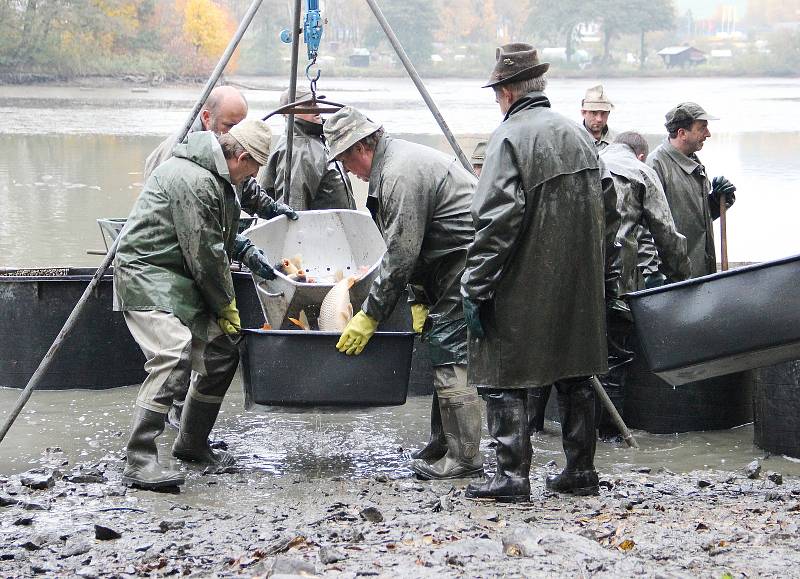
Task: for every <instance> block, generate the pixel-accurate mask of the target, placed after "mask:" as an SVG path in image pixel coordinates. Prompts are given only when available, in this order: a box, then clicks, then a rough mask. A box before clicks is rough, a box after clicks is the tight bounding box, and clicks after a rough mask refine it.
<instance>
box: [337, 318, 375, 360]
mask: <svg viewBox="0 0 800 579" xmlns="http://www.w3.org/2000/svg"><path fill="white" fill-rule="evenodd" d="M377 329H378V321H377V320H375V319H374V318H371V317H370V316H368V315H367V314H365V313H364V311H363V310H362V311H360V312H358V313H357V314H356V315H355V316H353V319H352V320H350V321H349V322H348V323H347V325H346V326H345V328H344V331H343V332H342V335H341V337H340V338H339V341H338V342H336V349H337V350H339V351H340V352H344V353H346V354H347V355H348V356H352V355H353V354H355V355H356V356H358V355H359V354H360V353H361V352H363V351H364V347H365V346H366V345H367V342H369V340H370V338H371V337H372V336H373V334H375V330H377Z"/></svg>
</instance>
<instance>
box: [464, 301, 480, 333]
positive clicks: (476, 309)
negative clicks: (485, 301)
mask: <svg viewBox="0 0 800 579" xmlns="http://www.w3.org/2000/svg"><path fill="white" fill-rule="evenodd" d="M462 301H463V304H464V321H465V322H466V323H467V328H468V329H469V334H470V337H472V338H483V336H484V335H485V334H484V331H483V324H482V323H481V303H482V302H476V301H473V300H471V299H469V298H463V300H462Z"/></svg>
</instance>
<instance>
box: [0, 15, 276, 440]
mask: <svg viewBox="0 0 800 579" xmlns="http://www.w3.org/2000/svg"><path fill="white" fill-rule="evenodd" d="M262 1H263V0H254V1H253V3H252V4H251V5H250V8H249V9H248V10H247V13H246V14H245V16H244V18H243V19H242V23H241V24H240V25H239V29H238V30H237V31H236V34H235V35H234V37H233V39H232V40H231V42H230V43H229V44H228V48H226V49H225V52H224V53H223V55H222V57H221V58H220V60H219V62H218V63H217V66H216V68H215V69H214V71H213V72H212V73H211V77H210V78H209V79H208V82H207V83H206V86H205V88H204V89H203V93H202V95H200V98H199V99H198V100H197V103H196V104H195V105H194V108H193V109H192V114H191V115H190V116H189V118H188V119H187V121H186V123H185V124H184V126H183V129H182V131H181V133H180V135H179V139H178V140H177V141H176V142H178V143H180V142H181V141H183V139H184V138H185V137H186V135H187V134H188V132H189V129H190V128H191V126H192V123H194V119H195V117H196V116H197V113H198V111H199V110H200V109H201V108H202V107H203V104H205V102H206V99H207V98H208V95H209V93H210V92H211V89H212V88H213V87H214V85H215V84H216V83H217V80H219V77H220V76H222V71H223V70H224V69H225V66H226V65H227V64H228V61H230V59H231V56H232V55H233V51H234V50H236V47H237V46H238V44H239V41H240V40H241V39H242V36H243V35H244V33H245V31H246V30H247V27H248V26H249V25H250V23H251V22H252V21H253V17H254V16H255V14H256V11H257V10H258V8H259V6H261V3H262ZM121 237H122V236H121V235H119V236H117V238H116V239H115V240H114V243H113V244H112V245H111V248H110V249H109V250H108V253H107V254H105V258H104V259H103V263H101V264H100V267H99V268H98V269H97V271H96V272H95V273H94V276H92V279H91V281H90V282H89V285H88V286H87V287H86V289H85V290H84V292H83V295H81V297H80V299H79V300H78V303H76V304H75V307H74V308H73V309H72V312H71V313H70V315H69V317H68V318H67V321H66V322H65V323H64V326H63V327H62V328H61V331H60V332H59V333H58V336H56V339H55V340H54V341H53V343H52V344H51V346H50V349H49V350H47V354H45V355H44V358H42V361H41V362H39V366H38V367H37V368H36V371H35V372H34V373H33V376H31V379H30V380H28V383H27V384H26V385H25V389H24V390H23V391H22V392H21V393H20V395H19V397H18V398H17V403H16V404H15V405H14V408H13V409H12V410H11V414H9V415H8V418H7V419H6V421H5V423H4V424H3V427H2V429H0V442H3V439H4V438H5V437H6V434H7V433H8V430H9V429H10V428H11V425H12V424H14V421H15V420H16V419H17V416H19V413H20V412H22V409H23V408H24V407H25V404H27V402H28V400H29V399H30V397H31V394H33V391H34V390H35V389H36V387H37V386H38V385H39V382H40V381H41V379H42V377H43V376H44V375H45V374H46V373H47V370H48V368H49V367H50V364H51V362H52V361H53V357H54V356H55V355H56V353H57V352H58V351H59V350H60V349H61V346H62V344H63V343H64V341H65V340H66V338H67V337H68V336H69V334H70V332H72V330H73V328H74V327H75V324H77V322H78V319H79V318H80V315H81V313H83V307H84V305H85V304H86V301H87V300H88V299H89V296H90V295H91V293H92V291H93V290H94V288H95V287H96V286H97V284H98V282H99V281H100V278H102V277H103V274H104V273H105V272H106V270H107V269H108V267H109V266H110V265H111V262H112V261H113V260H114V256H115V255H116V253H117V246H118V245H119V240H120V238H121Z"/></svg>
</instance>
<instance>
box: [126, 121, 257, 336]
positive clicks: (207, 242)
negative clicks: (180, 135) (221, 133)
mask: <svg viewBox="0 0 800 579" xmlns="http://www.w3.org/2000/svg"><path fill="white" fill-rule="evenodd" d="M240 211H241V206H240V205H239V201H238V199H237V196H236V193H235V191H234V188H233V186H232V185H231V183H230V175H229V174H228V165H227V163H226V162H225V157H224V155H223V154H222V148H221V147H220V146H219V142H218V141H217V139H216V137H215V136H214V134H213V133H210V132H195V133H191V134H190V135H189V137H188V139H187V142H186V143H184V144H181V145H178V146H177V147H175V154H174V157H172V158H170V159H168V160H167V161H164V162H163V163H162V164H161V165H159V166H158V167H157V168H156V169H155V170H154V171H153V173H152V175H150V178H149V179H147V181H146V182H145V184H144V189H143V190H142V192H141V194H140V195H139V198H138V199H137V200H136V203H135V205H134V207H133V210H132V211H131V214H130V216H129V217H128V220H127V222H126V223H125V227H124V228H123V230H122V233H121V234H120V235H121V239H120V242H119V247H118V248H117V255H116V258H115V260H114V298H115V299H114V309H115V310H117V311H120V310H121V311H126V310H134V311H137V310H139V311H146V310H161V311H164V312H170V313H172V314H174V315H175V316H176V317H177V318H178V319H179V320H180V321H181V322H182V323H183V324H185V325H186V326H187V327H189V329H191V330H192V332H195V333H196V332H198V331H202V330H201V328H202V327H203V324H199V323H197V322H198V321H201V320H202V315H203V314H208V313H212V314H216V313H218V312H219V311H220V310H222V308H224V307H225V306H227V305H228V304H230V303H231V302H232V301H233V298H234V292H233V280H232V278H231V272H230V255H231V251H232V249H233V242H234V238H235V237H236V232H237V227H238V223H239V213H240Z"/></svg>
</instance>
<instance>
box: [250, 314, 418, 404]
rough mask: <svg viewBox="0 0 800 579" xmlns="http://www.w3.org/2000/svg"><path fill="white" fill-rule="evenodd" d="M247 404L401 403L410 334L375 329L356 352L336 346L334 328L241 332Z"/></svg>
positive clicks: (405, 391) (405, 388)
mask: <svg viewBox="0 0 800 579" xmlns="http://www.w3.org/2000/svg"><path fill="white" fill-rule="evenodd" d="M243 334H244V339H243V340H242V346H241V356H242V379H243V382H244V391H245V401H246V406H247V407H252V406H253V405H270V406H397V405H401V404H405V401H406V396H407V395H408V378H409V374H410V370H411V351H412V347H413V344H414V334H413V333H411V332H376V333H375V335H374V336H373V337H372V339H371V340H370V342H369V344H368V345H367V349H366V350H365V351H364V352H362V353H361V355H359V356H346V355H344V354H342V353H340V352H338V351H337V350H336V347H335V346H336V342H337V341H338V340H339V333H338V332H314V331H310V332H305V331H293V330H270V331H264V330H245V331H244V332H243Z"/></svg>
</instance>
